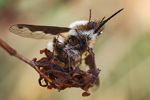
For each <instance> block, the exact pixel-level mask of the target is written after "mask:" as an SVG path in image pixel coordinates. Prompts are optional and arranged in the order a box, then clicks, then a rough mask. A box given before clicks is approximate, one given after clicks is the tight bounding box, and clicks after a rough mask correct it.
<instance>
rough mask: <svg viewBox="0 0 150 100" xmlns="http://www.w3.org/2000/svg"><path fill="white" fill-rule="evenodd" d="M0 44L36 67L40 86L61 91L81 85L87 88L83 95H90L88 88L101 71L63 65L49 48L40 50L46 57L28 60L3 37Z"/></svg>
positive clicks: (12, 54)
mask: <svg viewBox="0 0 150 100" xmlns="http://www.w3.org/2000/svg"><path fill="white" fill-rule="evenodd" d="M0 46H1V47H2V48H4V49H5V50H6V51H7V52H8V53H9V54H10V55H11V56H15V57H17V58H18V59H20V60H22V61H23V62H25V63H27V64H29V65H30V66H31V67H32V68H34V69H35V70H36V71H37V72H38V73H39V74H40V78H39V84H40V86H42V87H47V88H48V89H52V88H54V89H58V90H59V91H60V90H64V89H66V88H68V87H69V88H70V87H80V88H81V89H83V90H85V92H84V93H83V94H82V95H83V96H88V95H90V93H89V91H88V89H89V88H90V87H92V86H93V84H94V82H95V80H96V79H97V77H98V74H99V72H100V70H99V69H96V68H95V69H90V70H88V71H87V72H84V71H82V70H80V68H79V67H76V66H72V67H71V68H70V67H62V66H63V64H64V63H63V62H60V61H59V60H58V59H57V58H56V57H54V56H53V53H52V52H51V51H49V50H48V49H44V50H41V51H40V53H45V55H46V57H43V58H41V59H40V60H39V61H37V60H36V58H34V59H33V60H28V59H27V58H25V57H24V56H22V55H20V54H19V53H17V51H16V50H14V49H13V48H11V47H10V46H9V45H7V44H6V43H5V42H4V41H2V40H1V39H0ZM42 80H44V82H45V84H43V83H42Z"/></svg>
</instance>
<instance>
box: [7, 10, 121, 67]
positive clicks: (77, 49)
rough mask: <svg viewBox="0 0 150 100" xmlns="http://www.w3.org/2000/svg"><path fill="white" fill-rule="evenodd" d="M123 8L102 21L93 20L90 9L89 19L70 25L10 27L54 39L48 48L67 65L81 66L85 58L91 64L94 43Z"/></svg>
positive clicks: (24, 32)
mask: <svg viewBox="0 0 150 100" xmlns="http://www.w3.org/2000/svg"><path fill="white" fill-rule="evenodd" d="M122 10H123V8H122V9H120V10H119V11H117V12H116V13H114V14H113V15H112V16H110V17H109V18H107V19H106V20H105V19H104V18H105V17H104V18H103V19H102V20H100V21H91V10H90V17H89V20H88V21H86V20H81V21H75V22H73V23H71V24H70V26H69V27H56V26H38V25H27V24H16V25H13V26H11V27H10V31H11V32H13V33H15V34H17V35H20V36H23V37H29V38H35V39H53V43H52V42H50V43H48V49H50V50H51V51H53V53H54V56H56V57H57V58H58V59H59V60H60V61H62V62H64V63H65V66H79V65H80V64H81V63H82V60H83V59H84V60H85V64H86V65H88V66H89V65H90V64H91V62H92V61H93V58H94V53H93V52H92V49H93V45H94V43H95V42H96V40H97V38H98V36H99V35H100V34H101V33H102V30H103V28H104V24H105V23H106V22H107V21H108V20H110V19H111V18H112V17H114V16H115V15H116V14H118V13H119V12H120V11H122Z"/></svg>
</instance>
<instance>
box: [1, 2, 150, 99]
mask: <svg viewBox="0 0 150 100" xmlns="http://www.w3.org/2000/svg"><path fill="white" fill-rule="evenodd" d="M149 4H150V0H0V38H1V39H3V40H4V41H5V42H7V43H8V44H9V45H11V46H12V47H13V48H15V49H16V50H17V51H18V52H19V53H21V54H22V55H24V56H25V57H27V58H29V59H32V58H34V57H37V58H38V59H39V58H40V57H42V56H44V55H40V54H39V51H40V50H41V49H44V48H46V46H47V43H48V40H35V39H29V38H23V37H20V36H17V35H15V34H13V33H11V32H9V27H10V26H11V25H13V24H19V23H20V24H21V23H22V24H37V25H49V26H52V25H53V26H66V27H67V26H69V24H70V23H72V22H74V21H76V20H88V18H89V9H90V8H91V9H92V20H96V19H97V20H100V19H102V18H103V17H104V16H106V18H108V17H109V16H110V15H112V14H113V13H114V12H116V11H117V10H119V9H121V8H125V9H124V10H123V11H122V12H121V13H119V14H118V15H117V16H115V17H114V18H113V19H111V20H110V21H109V22H108V23H107V24H106V26H105V30H104V31H103V34H102V35H101V36H100V37H99V39H98V41H97V42H96V44H95V47H94V51H95V54H96V64H97V67H99V68H100V69H101V73H100V75H99V76H100V79H101V85H100V87H98V88H97V89H95V88H93V89H91V92H92V94H91V96H89V97H82V96H81V94H82V92H83V91H82V90H81V89H78V88H71V89H66V90H64V91H61V92H58V91H57V90H47V89H46V88H43V87H40V86H39V84H38V81H37V80H38V77H39V75H38V74H37V73H36V71H35V70H34V69H32V68H31V67H30V66H29V65H27V64H25V63H24V62H22V61H20V60H18V59H17V58H15V57H11V56H10V55H8V54H7V53H6V51H4V50H3V49H2V48H0V100H77V99H80V100H150V79H149V78H150V6H149Z"/></svg>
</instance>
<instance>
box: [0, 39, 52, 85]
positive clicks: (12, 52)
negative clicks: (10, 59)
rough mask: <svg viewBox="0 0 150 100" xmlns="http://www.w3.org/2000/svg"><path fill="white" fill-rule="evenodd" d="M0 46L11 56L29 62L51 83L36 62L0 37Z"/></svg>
mask: <svg viewBox="0 0 150 100" xmlns="http://www.w3.org/2000/svg"><path fill="white" fill-rule="evenodd" d="M0 46H1V47H2V48H3V49H4V50H6V51H7V52H8V53H9V54H10V55H11V56H15V57H17V58H18V59H20V60H22V61H23V62H25V63H27V64H29V65H30V66H31V67H32V68H34V69H35V70H36V71H37V72H38V73H39V74H40V75H41V76H42V77H43V78H45V79H46V80H47V81H48V82H50V83H52V80H51V79H49V77H48V76H46V75H45V73H43V72H41V71H40V69H39V68H38V67H37V66H36V62H34V61H31V60H29V59H27V58H25V57H24V56H22V55H21V54H19V53H18V52H17V51H16V50H15V49H13V48H11V47H10V46H9V45H8V44H7V43H5V42H4V41H3V40H1V39H0Z"/></svg>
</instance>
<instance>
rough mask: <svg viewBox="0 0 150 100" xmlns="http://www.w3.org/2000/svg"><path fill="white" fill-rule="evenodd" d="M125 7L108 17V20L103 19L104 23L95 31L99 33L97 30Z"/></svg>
mask: <svg viewBox="0 0 150 100" xmlns="http://www.w3.org/2000/svg"><path fill="white" fill-rule="evenodd" d="M123 9H124V8H122V9H120V10H118V11H117V12H116V13H114V14H113V15H111V16H110V17H109V18H107V19H106V20H104V21H102V23H101V24H100V25H99V27H98V28H97V29H96V30H95V33H97V31H98V30H99V29H100V28H101V27H102V26H103V25H104V24H105V23H106V22H107V21H109V20H110V19H111V18H113V17H114V16H115V15H117V14H118V13H119V12H121V11H122V10H123ZM103 19H104V18H103Z"/></svg>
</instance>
